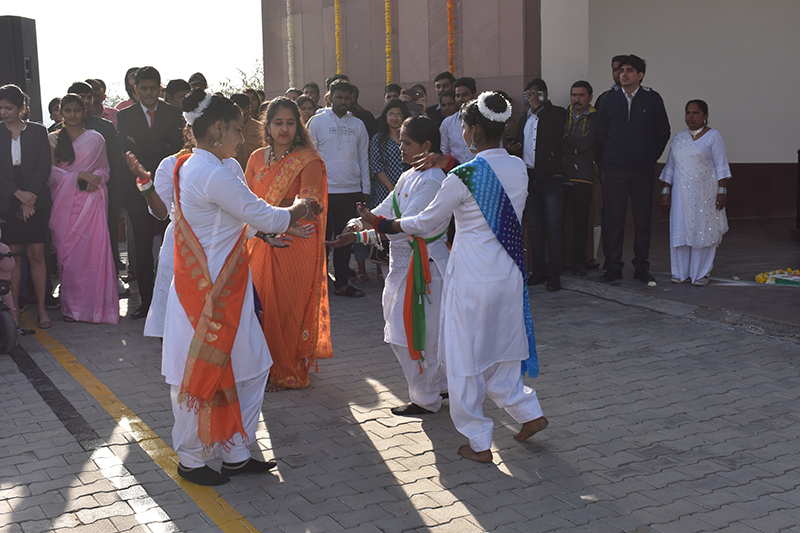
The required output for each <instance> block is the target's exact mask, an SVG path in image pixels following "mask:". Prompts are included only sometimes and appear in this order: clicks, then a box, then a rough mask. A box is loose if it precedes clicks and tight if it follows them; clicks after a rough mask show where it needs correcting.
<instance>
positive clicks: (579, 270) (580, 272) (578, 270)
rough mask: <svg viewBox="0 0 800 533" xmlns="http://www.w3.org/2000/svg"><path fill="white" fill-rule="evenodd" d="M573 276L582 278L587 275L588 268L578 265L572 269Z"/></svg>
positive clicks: (581, 264)
mask: <svg viewBox="0 0 800 533" xmlns="http://www.w3.org/2000/svg"><path fill="white" fill-rule="evenodd" d="M572 274H573V275H574V276H578V277H579V278H582V277H583V276H585V275H586V266H585V265H584V264H583V263H580V264H576V265H575V267H574V268H573V269H572Z"/></svg>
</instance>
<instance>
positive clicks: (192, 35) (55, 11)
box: [0, 0, 262, 124]
mask: <svg viewBox="0 0 800 533" xmlns="http://www.w3.org/2000/svg"><path fill="white" fill-rule="evenodd" d="M4 4H5V5H4V6H3V10H2V12H0V14H2V15H15V16H21V17H26V18H31V19H34V20H35V21H36V35H37V40H38V49H39V76H40V77H41V80H42V86H41V90H42V100H43V103H42V105H43V107H45V108H46V106H47V103H48V102H49V101H50V100H51V99H52V98H54V97H56V96H63V95H64V94H65V93H66V91H67V88H68V87H69V86H70V84H71V83H72V82H73V81H76V80H85V79H86V78H100V79H102V80H103V81H105V82H106V85H107V86H108V90H107V93H109V94H118V95H120V96H124V98H127V95H126V94H125V88H124V85H123V78H124V77H125V71H127V70H128V69H129V68H130V67H142V66H145V65H152V66H154V67H156V68H157V69H158V71H159V72H160V73H161V80H162V84H163V85H166V84H167V82H168V81H169V80H171V79H173V78H183V79H184V80H188V79H189V76H191V75H192V74H193V73H195V72H197V71H200V72H202V73H203V74H204V75H205V77H206V79H207V80H208V83H209V85H210V87H211V88H212V89H213V88H215V87H216V86H218V85H219V84H220V83H221V82H222V81H225V80H226V79H228V78H230V79H231V80H237V79H238V78H239V76H238V72H237V68H238V69H241V70H244V71H245V72H252V71H253V70H254V66H255V64H256V61H257V60H258V59H260V58H261V57H262V39H261V2H260V0H226V1H225V2H224V3H222V4H215V3H211V2H185V1H180V2H179V1H176V0H165V1H160V2H156V1H153V0H138V1H134V2H107V1H106V2H100V1H98V0H85V1H83V2H80V3H76V4H71V3H69V2H64V1H63V0H58V1H56V0H33V1H28V2H13V3H12V2H4ZM43 116H44V121H45V124H51V123H52V121H51V120H50V116H49V113H47V109H44V111H43Z"/></svg>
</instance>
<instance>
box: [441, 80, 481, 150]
mask: <svg viewBox="0 0 800 533" xmlns="http://www.w3.org/2000/svg"><path fill="white" fill-rule="evenodd" d="M453 87H454V88H455V91H456V104H457V105H458V107H459V109H460V108H461V106H462V105H464V104H466V103H467V102H470V101H472V100H474V99H475V98H477V97H478V89H477V86H476V85H475V79H474V78H458V79H457V80H456V82H455V83H454V84H453ZM439 133H440V134H441V136H442V153H443V154H444V155H452V156H453V157H454V158H455V159H456V162H457V163H458V164H459V165H460V164H461V163H466V162H467V161H472V158H474V157H475V154H473V153H472V152H470V151H469V147H468V146H467V143H465V142H464V136H463V129H462V127H461V113H459V112H456V113H454V114H452V115H450V116H449V117H447V118H446V119H444V121H443V122H442V125H441V126H440V127H439Z"/></svg>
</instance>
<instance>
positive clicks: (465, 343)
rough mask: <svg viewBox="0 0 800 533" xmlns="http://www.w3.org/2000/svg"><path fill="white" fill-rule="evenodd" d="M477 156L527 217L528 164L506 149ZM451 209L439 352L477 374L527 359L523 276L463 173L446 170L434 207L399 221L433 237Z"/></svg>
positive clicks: (459, 371)
mask: <svg viewBox="0 0 800 533" xmlns="http://www.w3.org/2000/svg"><path fill="white" fill-rule="evenodd" d="M478 155H479V156H480V157H482V158H484V159H485V160H486V161H487V162H488V163H489V165H491V167H492V169H493V170H494V172H495V174H497V177H498V178H499V180H500V182H501V183H502V185H503V188H504V189H505V191H506V194H507V195H508V197H509V199H510V200H511V204H512V206H513V207H514V212H515V213H516V215H517V218H518V219H519V220H520V221H521V220H522V213H523V210H524V207H525V200H526V198H527V195H528V173H527V171H526V169H525V163H523V162H522V160H521V159H519V158H517V157H513V156H509V155H508V153H507V152H506V151H505V150H504V149H502V148H497V149H493V150H485V151H483V152H481V153H480V154H478ZM451 214H455V219H456V227H457V231H456V238H455V242H454V243H453V247H452V249H451V250H450V260H449V261H448V263H447V270H446V275H445V280H444V298H443V301H442V312H441V320H440V322H439V353H440V354H442V353H444V360H445V362H446V365H447V366H448V373H452V374H453V375H455V376H477V375H480V374H482V373H483V372H484V371H485V370H487V369H488V368H489V367H491V366H492V365H494V364H496V363H499V362H508V361H522V360H524V359H526V358H527V357H528V338H527V336H526V333H525V322H524V319H523V316H522V294H523V293H522V283H523V281H522V275H521V273H520V271H519V268H518V267H517V265H516V263H514V260H513V259H512V258H511V256H510V255H509V254H508V252H506V251H505V249H504V248H503V245H502V244H500V241H498V240H497V237H496V236H495V234H494V232H492V229H491V228H490V227H489V225H488V224H487V223H486V219H485V218H484V216H483V214H482V213H481V210H480V208H479V207H478V204H477V202H476V201H475V198H473V196H472V193H470V192H469V189H467V187H466V185H464V184H463V183H462V182H461V180H460V179H459V178H458V176H455V175H453V174H450V175H449V176H447V178H446V179H445V180H444V182H443V183H442V187H441V189H440V190H439V192H438V194H437V195H436V198H434V200H433V202H432V203H431V204H430V205H429V206H428V208H427V209H425V210H424V211H423V212H422V213H420V214H419V215H417V216H415V217H413V218H403V219H401V221H400V224H401V227H402V228H403V231H405V232H406V233H410V234H415V235H428V234H430V233H432V232H433V230H434V229H435V228H437V227H439V226H440V225H441V224H442V222H443V221H447V220H449V219H450V215H451Z"/></svg>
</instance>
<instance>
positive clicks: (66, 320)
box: [64, 316, 77, 322]
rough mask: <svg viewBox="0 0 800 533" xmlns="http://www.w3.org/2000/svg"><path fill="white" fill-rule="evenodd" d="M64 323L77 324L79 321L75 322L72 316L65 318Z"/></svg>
mask: <svg viewBox="0 0 800 533" xmlns="http://www.w3.org/2000/svg"><path fill="white" fill-rule="evenodd" d="M64 322H77V320H75V319H74V318H72V317H71V316H65V317H64Z"/></svg>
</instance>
